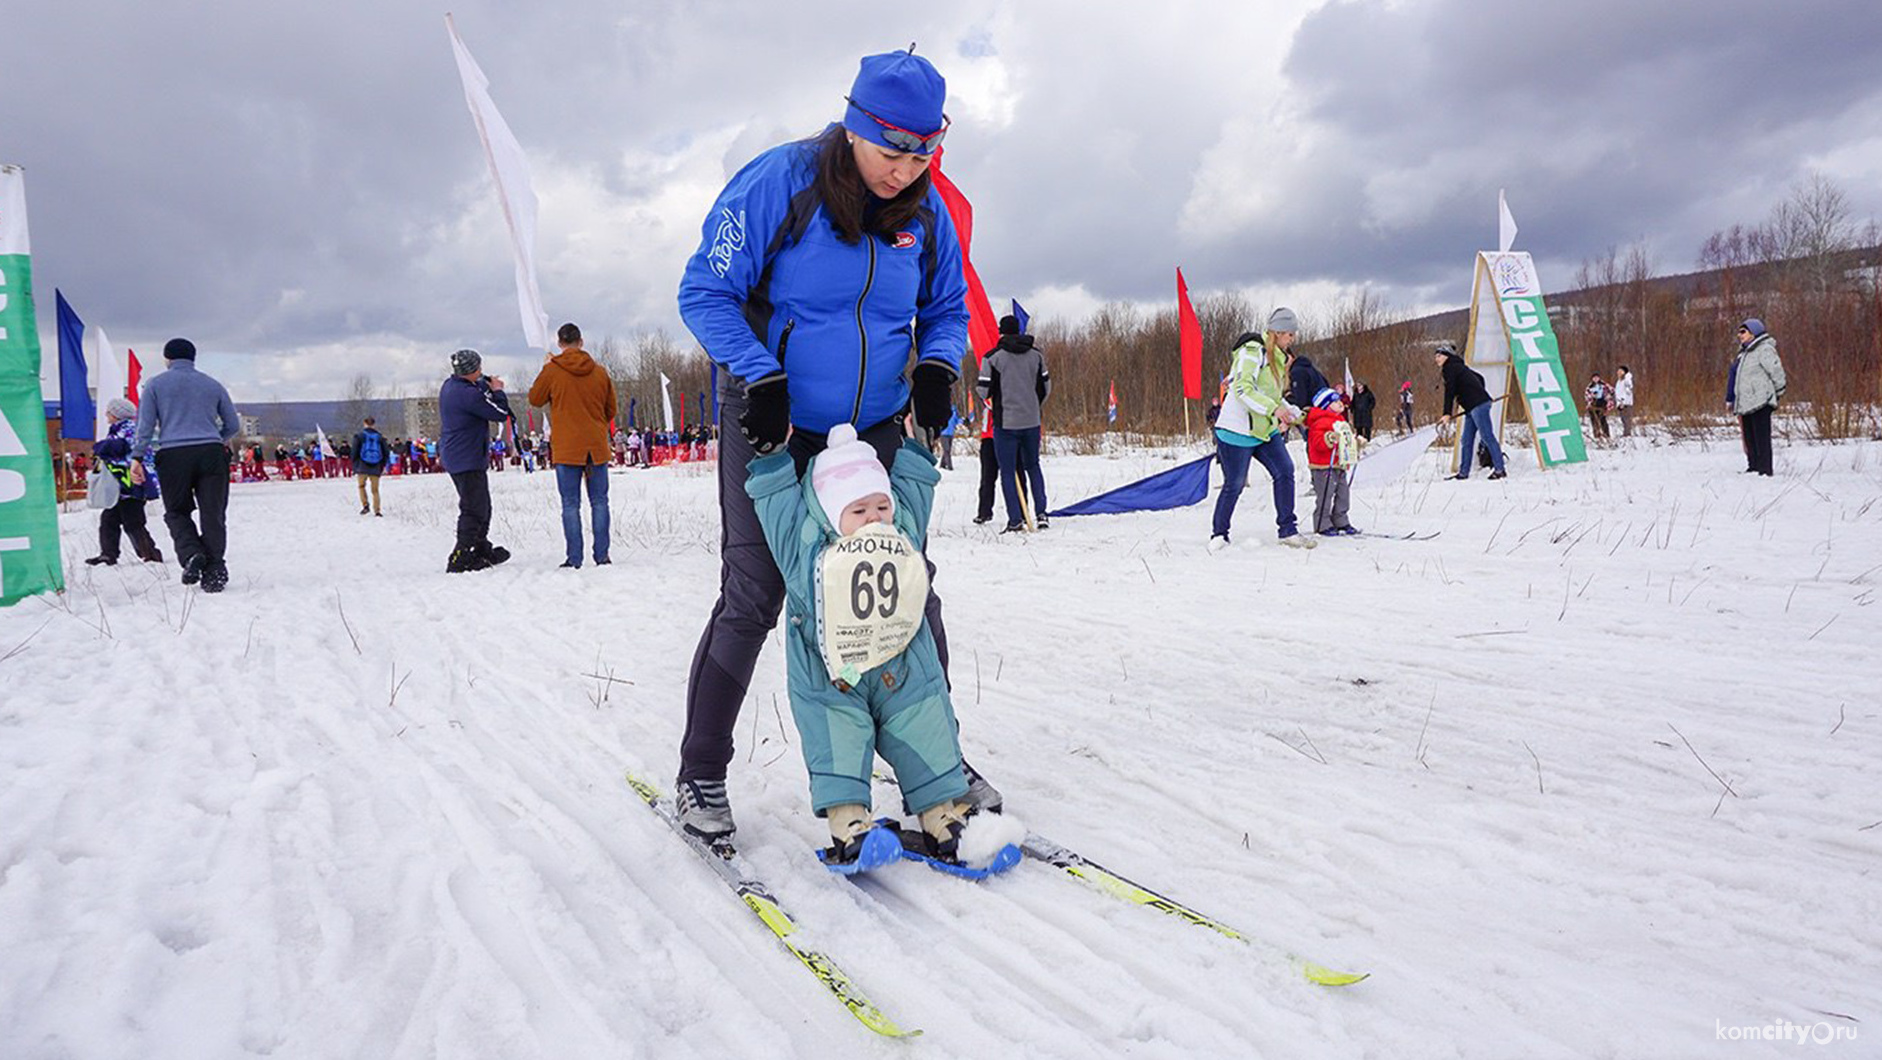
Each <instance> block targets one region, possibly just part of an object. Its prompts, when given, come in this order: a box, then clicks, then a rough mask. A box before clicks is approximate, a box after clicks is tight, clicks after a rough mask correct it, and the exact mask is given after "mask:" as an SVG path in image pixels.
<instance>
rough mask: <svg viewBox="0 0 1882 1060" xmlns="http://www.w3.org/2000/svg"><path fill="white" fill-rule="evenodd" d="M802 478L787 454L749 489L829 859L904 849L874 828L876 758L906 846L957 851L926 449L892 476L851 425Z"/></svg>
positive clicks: (832, 436)
mask: <svg viewBox="0 0 1882 1060" xmlns="http://www.w3.org/2000/svg"><path fill="white" fill-rule="evenodd" d="M828 443H829V444H828V447H827V448H825V449H824V450H823V451H822V452H821V453H819V454H817V456H816V457H815V458H814V459H812V460H811V462H810V467H809V471H808V473H807V474H806V475H805V476H804V477H803V478H802V479H801V480H800V479H799V478H798V476H797V468H796V465H795V464H794V463H793V461H792V459H791V455H790V453H788V452H778V453H774V454H772V455H770V456H763V457H759V458H758V459H756V460H753V461H752V462H751V474H750V478H749V480H748V481H747V482H746V485H745V491H746V492H747V493H748V494H749V495H750V496H751V499H752V503H753V505H754V507H755V508H756V509H757V513H758V521H759V523H760V525H762V526H763V528H764V536H765V542H766V544H767V545H769V546H770V549H771V553H772V555H773V557H775V558H776V560H777V564H778V569H779V571H780V572H781V573H782V574H783V575H784V590H785V600H786V608H787V613H788V615H789V622H788V624H787V625H786V627H785V628H786V631H787V632H786V635H785V638H784V645H785V650H784V655H785V660H786V666H787V671H788V674H789V686H790V696H791V714H792V716H793V717H794V718H795V719H796V722H797V731H798V734H799V736H800V737H801V739H800V740H799V741H798V743H799V746H800V747H802V749H803V752H804V765H805V767H806V769H807V770H808V771H809V773H810V799H811V809H812V810H814V811H815V812H816V814H817V815H818V816H820V817H824V818H826V819H827V820H828V822H829V826H830V847H829V848H828V849H827V850H825V851H824V852H823V855H822V856H823V860H824V862H825V864H827V865H829V866H830V867H831V868H832V869H834V870H836V871H840V872H854V871H862V870H866V869H869V868H874V867H876V866H878V865H881V864H886V863H887V862H889V861H893V860H896V859H899V858H900V857H901V856H902V849H903V843H904V840H903V839H902V838H901V837H900V836H898V835H897V834H896V833H895V832H894V831H892V830H891V829H889V828H885V827H881V826H877V825H874V824H873V823H872V815H871V813H870V780H871V774H872V771H873V768H874V766H875V760H876V756H877V755H878V754H880V755H881V756H882V757H883V758H884V759H886V760H887V761H888V763H889V765H890V767H891V768H892V769H894V771H895V777H896V782H897V783H898V784H899V785H900V787H901V789H902V797H903V800H904V801H905V802H906V803H907V805H908V809H909V810H910V812H913V813H916V814H919V815H920V818H921V830H920V832H919V833H918V834H917V833H915V832H913V831H911V832H910V833H908V840H907V841H908V842H910V843H915V844H920V846H919V848H918V849H920V850H921V852H922V853H925V854H927V855H928V856H930V857H934V858H938V859H941V860H946V861H953V860H958V858H959V851H960V847H959V842H960V838H961V835H962V832H963V831H964V829H965V827H966V820H967V815H968V812H969V808H968V806H967V805H966V804H965V803H964V802H963V801H962V800H964V798H965V796H966V795H967V777H966V774H965V772H964V771H963V770H962V766H961V745H960V740H959V738H958V737H957V736H956V734H955V730H956V726H955V721H954V707H953V704H952V702H951V701H950V699H949V697H948V685H947V677H946V674H945V672H944V671H943V670H942V668H941V660H940V658H939V656H938V655H937V653H936V651H935V641H934V634H933V632H932V631H931V630H930V628H929V623H928V619H927V615H926V614H925V611H924V608H923V606H922V605H923V603H924V601H925V600H926V598H927V595H928V567H927V562H926V560H925V558H924V557H923V555H922V551H921V550H922V548H923V547H924V546H925V544H926V542H927V532H928V515H929V512H930V511H931V510H932V509H933V506H934V487H935V484H936V483H938V482H939V481H941V474H940V472H939V471H937V470H935V461H934V457H933V456H932V455H931V454H930V453H929V452H928V451H927V449H925V448H923V447H922V446H921V445H919V444H917V443H916V442H914V441H911V440H904V441H903V443H902V445H901V447H900V448H899V449H898V450H897V451H896V454H895V464H894V471H893V473H891V472H889V471H885V470H884V469H883V466H882V460H881V458H880V457H879V456H878V455H877V453H876V450H875V448H874V447H873V446H871V445H869V444H868V443H866V442H862V441H859V440H858V439H857V436H856V428H855V427H853V426H851V425H850V424H847V423H839V424H837V425H836V426H834V427H832V428H831V430H830V433H829V436H828Z"/></svg>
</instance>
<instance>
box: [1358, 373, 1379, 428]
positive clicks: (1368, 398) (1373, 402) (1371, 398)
mask: <svg viewBox="0 0 1882 1060" xmlns="http://www.w3.org/2000/svg"><path fill="white" fill-rule="evenodd" d="M1378 405H1379V399H1378V397H1377V396H1375V395H1374V394H1373V392H1372V388H1371V387H1369V386H1367V385H1366V384H1364V383H1360V384H1359V385H1358V386H1356V387H1354V388H1353V433H1354V434H1357V435H1359V436H1360V437H1361V438H1364V439H1365V440H1366V441H1368V442H1370V441H1372V415H1373V410H1374V409H1375V408H1377V407H1378Z"/></svg>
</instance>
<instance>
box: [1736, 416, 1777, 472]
mask: <svg viewBox="0 0 1882 1060" xmlns="http://www.w3.org/2000/svg"><path fill="white" fill-rule="evenodd" d="M1738 430H1739V433H1741V434H1743V435H1744V437H1745V470H1746V471H1756V472H1757V473H1758V474H1760V475H1769V474H1771V473H1772V469H1771V406H1769V405H1766V406H1765V407H1763V408H1761V409H1759V410H1758V411H1756V412H1747V413H1745V414H1744V415H1743V416H1740V417H1738Z"/></svg>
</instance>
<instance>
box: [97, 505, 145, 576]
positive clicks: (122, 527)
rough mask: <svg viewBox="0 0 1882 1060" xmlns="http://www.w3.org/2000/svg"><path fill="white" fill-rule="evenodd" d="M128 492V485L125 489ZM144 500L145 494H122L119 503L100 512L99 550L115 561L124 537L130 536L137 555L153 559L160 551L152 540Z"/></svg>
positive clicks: (101, 553)
mask: <svg viewBox="0 0 1882 1060" xmlns="http://www.w3.org/2000/svg"><path fill="white" fill-rule="evenodd" d="M125 492H126V493H129V492H130V490H129V488H128V487H127V488H126V490H125ZM144 504H145V500H144V498H142V497H130V496H125V497H120V498H119V499H118V503H116V504H114V505H112V506H111V507H109V508H106V509H105V510H104V511H102V512H99V513H98V554H99V555H100V556H103V557H104V558H106V559H108V560H111V561H112V562H114V563H115V562H116V561H117V558H118V544H119V541H120V540H121V539H122V538H125V537H128V538H130V539H131V551H132V552H134V553H136V555H137V558H138V559H142V560H152V559H155V558H156V557H157V555H158V552H157V542H155V541H153V540H151V537H150V524H149V521H148V520H147V519H146V517H145V513H144Z"/></svg>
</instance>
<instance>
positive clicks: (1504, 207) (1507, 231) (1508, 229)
mask: <svg viewBox="0 0 1882 1060" xmlns="http://www.w3.org/2000/svg"><path fill="white" fill-rule="evenodd" d="M1496 212H1497V221H1496V234H1497V249H1499V250H1501V251H1502V252H1503V253H1505V254H1507V253H1509V249H1510V247H1512V246H1515V245H1516V216H1515V215H1514V214H1512V213H1510V204H1509V200H1508V199H1505V198H1504V197H1503V189H1502V188H1498V189H1497V190H1496Z"/></svg>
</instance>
